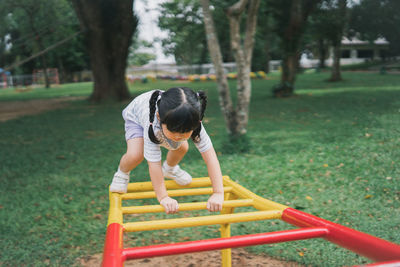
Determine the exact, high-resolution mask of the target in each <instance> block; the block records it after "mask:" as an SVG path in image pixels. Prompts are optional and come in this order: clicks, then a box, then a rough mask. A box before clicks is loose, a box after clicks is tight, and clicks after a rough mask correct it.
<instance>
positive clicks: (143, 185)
mask: <svg viewBox="0 0 400 267" xmlns="http://www.w3.org/2000/svg"><path fill="white" fill-rule="evenodd" d="M165 186H166V188H167V189H183V188H195V187H208V186H211V180H210V178H208V177H202V178H193V180H192V182H191V183H190V184H189V185H178V184H177V183H176V182H175V181H172V180H167V181H165ZM144 191H153V185H152V183H151V182H138V183H129V184H128V192H130V193H132V192H144Z"/></svg>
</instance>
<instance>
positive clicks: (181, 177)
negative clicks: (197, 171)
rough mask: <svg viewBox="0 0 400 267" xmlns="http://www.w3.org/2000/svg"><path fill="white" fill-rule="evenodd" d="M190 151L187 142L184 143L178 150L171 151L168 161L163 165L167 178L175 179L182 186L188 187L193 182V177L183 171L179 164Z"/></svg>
mask: <svg viewBox="0 0 400 267" xmlns="http://www.w3.org/2000/svg"><path fill="white" fill-rule="evenodd" d="M188 149H189V144H188V142H187V141H185V142H183V143H182V145H181V146H180V147H179V148H178V149H177V150H170V151H168V154H167V160H166V161H165V162H164V164H163V167H162V168H163V173H164V176H165V177H167V178H171V179H174V180H175V182H177V183H178V184H180V185H187V184H190V183H191V182H192V176H191V175H190V174H189V173H187V172H185V171H184V170H182V169H181V168H180V167H179V165H178V163H179V162H180V161H181V160H182V159H183V157H184V156H185V154H186V152H187V151H188Z"/></svg>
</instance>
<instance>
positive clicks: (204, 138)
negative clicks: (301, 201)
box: [194, 124, 212, 153]
mask: <svg viewBox="0 0 400 267" xmlns="http://www.w3.org/2000/svg"><path fill="white" fill-rule="evenodd" d="M194 144H195V146H196V147H197V149H198V150H199V152H200V153H203V152H206V151H207V150H209V149H210V148H211V147H212V142H211V139H210V137H209V136H208V134H207V132H206V129H205V128H204V126H203V124H201V130H200V142H198V143H196V142H195V143H194Z"/></svg>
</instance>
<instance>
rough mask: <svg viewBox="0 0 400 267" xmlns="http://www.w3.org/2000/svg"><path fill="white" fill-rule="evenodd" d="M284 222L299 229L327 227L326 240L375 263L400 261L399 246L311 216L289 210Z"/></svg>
mask: <svg viewBox="0 0 400 267" xmlns="http://www.w3.org/2000/svg"><path fill="white" fill-rule="evenodd" d="M282 220H284V221H285V222H288V223H290V224H293V225H296V226H299V227H325V228H327V229H328V230H329V233H328V234H327V235H326V236H325V237H324V238H325V239H327V240H329V241H330V242H332V243H335V244H337V245H339V246H341V247H344V248H347V249H349V250H352V251H353V252H355V253H357V254H359V255H363V256H365V257H367V258H369V259H371V260H373V261H393V260H400V246H399V245H397V244H394V243H391V242H389V241H386V240H383V239H380V238H378V237H375V236H372V235H369V234H366V233H362V232H359V231H356V230H354V229H351V228H348V227H345V226H343V225H340V224H336V223H333V222H330V221H327V220H324V219H321V218H319V217H316V216H313V215H311V214H308V213H305V212H302V211H299V210H295V209H292V208H287V209H285V210H284V211H283V214H282Z"/></svg>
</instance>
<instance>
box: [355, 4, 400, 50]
mask: <svg viewBox="0 0 400 267" xmlns="http://www.w3.org/2000/svg"><path fill="white" fill-rule="evenodd" d="M399 10H400V1H398V0H361V1H359V4H356V5H354V6H353V7H352V10H351V18H350V26H349V28H350V29H351V30H353V31H354V32H356V33H358V34H360V38H362V39H363V40H368V41H370V42H373V41H375V40H376V39H377V38H381V37H384V38H386V39H387V40H388V41H389V43H390V46H389V47H390V49H389V52H388V56H399V55H400V27H399V25H400V16H399Z"/></svg>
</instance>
